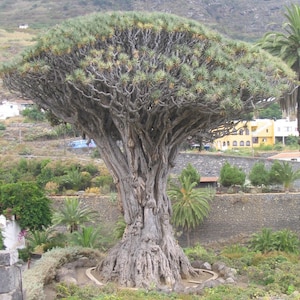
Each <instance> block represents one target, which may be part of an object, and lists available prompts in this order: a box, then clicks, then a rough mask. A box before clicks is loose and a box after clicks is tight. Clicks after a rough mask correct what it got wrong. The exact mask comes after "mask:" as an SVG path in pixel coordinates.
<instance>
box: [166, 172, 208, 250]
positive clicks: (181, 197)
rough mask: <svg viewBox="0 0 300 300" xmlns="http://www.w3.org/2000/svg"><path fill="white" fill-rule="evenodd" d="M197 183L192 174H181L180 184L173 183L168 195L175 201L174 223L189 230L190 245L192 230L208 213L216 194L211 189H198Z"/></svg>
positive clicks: (188, 239) (188, 241) (188, 242)
mask: <svg viewBox="0 0 300 300" xmlns="http://www.w3.org/2000/svg"><path fill="white" fill-rule="evenodd" d="M197 184H198V183H197V182H195V181H192V180H191V177H190V176H181V177H180V178H179V184H177V185H176V184H171V186H170V188H169V190H168V196H169V197H170V199H171V200H173V201H174V204H173V216H172V221H173V224H174V225H175V226H181V227H182V228H183V229H186V230H187V244H188V246H190V230H191V229H192V228H195V227H196V226H197V225H199V224H200V223H201V222H202V221H203V219H204V217H206V216H207V215H208V213H209V209H210V207H209V201H210V200H211V199H212V198H213V196H214V193H213V192H212V191H211V190H210V189H196V188H195V186H196V185H197Z"/></svg>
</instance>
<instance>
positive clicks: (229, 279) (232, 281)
mask: <svg viewBox="0 0 300 300" xmlns="http://www.w3.org/2000/svg"><path fill="white" fill-rule="evenodd" d="M225 282H226V283H229V284H233V283H235V280H234V279H233V278H231V277H229V278H227V279H226V280H225Z"/></svg>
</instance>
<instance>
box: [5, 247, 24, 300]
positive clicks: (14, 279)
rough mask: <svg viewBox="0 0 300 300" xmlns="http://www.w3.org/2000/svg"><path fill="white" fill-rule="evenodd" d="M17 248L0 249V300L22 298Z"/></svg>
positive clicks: (17, 299) (19, 299) (20, 299)
mask: <svg viewBox="0 0 300 300" xmlns="http://www.w3.org/2000/svg"><path fill="white" fill-rule="evenodd" d="M17 261H18V251H17V250H1V251H0V300H22V299H24V298H23V294H22V279H21V278H22V276H21V269H20V268H19V267H18V266H17V265H16V263H17Z"/></svg>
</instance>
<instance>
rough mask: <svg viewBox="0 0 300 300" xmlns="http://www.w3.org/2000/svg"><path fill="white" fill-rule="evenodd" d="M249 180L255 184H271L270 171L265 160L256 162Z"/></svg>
mask: <svg viewBox="0 0 300 300" xmlns="http://www.w3.org/2000/svg"><path fill="white" fill-rule="evenodd" d="M249 180H250V182H251V184H252V185H254V186H262V185H268V184H269V171H268V170H267V169H266V167H265V164H264V163H263V162H256V163H255V164H254V165H253V167H252V169H251V171H250V173H249Z"/></svg>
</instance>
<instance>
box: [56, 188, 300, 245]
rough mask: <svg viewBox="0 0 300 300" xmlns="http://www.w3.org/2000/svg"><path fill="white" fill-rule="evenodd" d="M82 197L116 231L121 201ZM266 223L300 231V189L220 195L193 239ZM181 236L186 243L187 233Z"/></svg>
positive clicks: (247, 231) (244, 232) (222, 236)
mask: <svg viewBox="0 0 300 300" xmlns="http://www.w3.org/2000/svg"><path fill="white" fill-rule="evenodd" d="M82 200H83V201H84V202H86V203H88V204H89V205H90V206H91V207H92V208H93V209H95V210H97V211H99V212H100V218H99V222H101V223H102V224H103V225H104V224H105V227H107V230H108V231H109V232H112V229H113V228H114V224H115V222H116V221H117V219H118V217H119V216H120V212H119V210H118V207H117V205H116V204H112V202H111V201H110V199H109V198H105V197H99V196H98V197H97V196H86V195H85V196H82ZM59 201H60V202H61V199H60V200H59ZM263 227H268V228H272V229H274V230H282V229H285V228H287V229H290V230H293V231H295V232H297V233H298V234H299V235H300V193H276V194H226V195H216V196H215V199H214V200H213V201H212V202H211V210H210V214H209V216H208V218H206V219H205V220H204V222H203V223H202V224H201V225H200V226H199V227H197V228H196V229H195V230H193V231H192V232H191V240H192V242H193V243H197V242H200V243H210V242H222V241H224V240H230V239H234V238H236V237H240V236H249V235H251V234H252V233H255V232H257V231H260V230H261V228H263ZM178 239H179V243H180V244H181V245H182V246H186V239H185V238H184V237H183V236H181V237H179V238H178Z"/></svg>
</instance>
